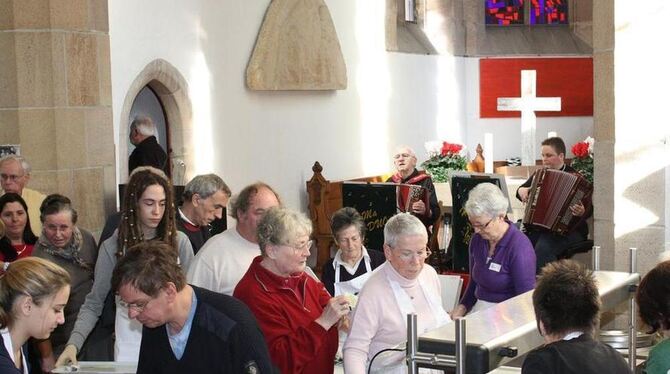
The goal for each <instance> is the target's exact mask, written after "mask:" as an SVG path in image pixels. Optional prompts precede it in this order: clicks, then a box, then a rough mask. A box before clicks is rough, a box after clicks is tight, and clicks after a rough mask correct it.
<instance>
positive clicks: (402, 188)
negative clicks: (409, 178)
mask: <svg viewBox="0 0 670 374" xmlns="http://www.w3.org/2000/svg"><path fill="white" fill-rule="evenodd" d="M428 193H429V192H428V190H427V189H426V188H424V187H423V186H420V185H416V184H399V185H398V187H397V190H396V197H397V200H398V201H397V202H398V210H399V211H401V212H411V211H412V204H414V203H415V202H417V201H423V203H424V204H425V205H426V211H428V209H430V204H429V202H428Z"/></svg>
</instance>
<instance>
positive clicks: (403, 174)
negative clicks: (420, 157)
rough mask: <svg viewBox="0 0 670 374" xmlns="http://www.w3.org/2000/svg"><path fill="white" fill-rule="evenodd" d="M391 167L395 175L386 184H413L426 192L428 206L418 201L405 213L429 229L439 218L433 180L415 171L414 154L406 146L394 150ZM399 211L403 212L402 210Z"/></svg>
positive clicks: (424, 173)
mask: <svg viewBox="0 0 670 374" xmlns="http://www.w3.org/2000/svg"><path fill="white" fill-rule="evenodd" d="M393 165H394V166H395V168H396V173H395V174H394V175H393V176H391V177H390V178H389V179H387V180H386V182H392V183H402V184H414V185H417V186H421V187H423V188H425V189H426V190H427V191H428V192H427V193H428V205H426V203H425V202H424V201H423V200H422V199H418V200H416V201H413V202H412V203H411V204H410V206H409V209H408V210H407V212H408V213H412V214H414V215H415V216H417V217H418V218H419V219H420V220H421V222H423V224H424V226H426V228H427V229H428V228H430V226H432V225H433V224H434V223H435V222H436V221H437V219H438V217H439V216H440V205H439V203H438V202H437V195H436V194H435V186H434V185H433V180H432V179H431V178H430V175H428V174H426V172H424V171H419V170H417V169H416V154H415V153H414V150H412V148H410V147H408V146H405V145H403V146H399V147H397V148H396V150H395V153H394V154H393ZM408 198H411V197H409V196H401V197H400V199H399V200H398V201H399V202H400V200H404V199H408ZM412 200H415V199H412ZM399 206H400V205H399ZM401 210H403V211H404V209H402V208H401Z"/></svg>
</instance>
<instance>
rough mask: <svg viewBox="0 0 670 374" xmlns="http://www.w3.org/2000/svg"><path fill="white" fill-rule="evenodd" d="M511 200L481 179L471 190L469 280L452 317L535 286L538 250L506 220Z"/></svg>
mask: <svg viewBox="0 0 670 374" xmlns="http://www.w3.org/2000/svg"><path fill="white" fill-rule="evenodd" d="M508 204H509V202H508V200H507V198H506V197H505V195H503V193H502V191H500V188H498V186H496V185H494V184H492V183H480V184H478V185H477V186H476V187H475V188H473V189H472V190H471V191H470V194H469V195H468V201H467V202H466V203H465V212H466V213H467V215H468V219H469V220H470V225H471V227H472V229H473V230H474V234H473V235H472V239H471V240H470V250H469V253H470V281H469V282H468V287H467V288H466V290H465V293H464V294H463V296H462V297H461V301H460V303H459V305H458V306H457V307H456V308H455V309H454V310H453V311H452V312H451V317H452V318H456V317H461V316H463V315H465V314H466V313H472V312H476V311H479V310H483V309H486V308H488V307H491V306H493V305H495V304H497V303H499V302H502V301H505V300H507V299H509V298H512V297H514V296H517V295H520V294H522V293H524V292H526V291H530V290H532V289H533V287H535V251H534V250H533V245H532V244H531V243H530V240H528V237H526V235H525V234H523V233H522V232H521V231H519V229H517V228H516V226H514V225H513V224H512V223H511V222H510V221H508V220H507V217H506V213H507V206H508Z"/></svg>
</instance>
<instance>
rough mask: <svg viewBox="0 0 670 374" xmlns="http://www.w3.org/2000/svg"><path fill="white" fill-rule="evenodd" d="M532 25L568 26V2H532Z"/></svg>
mask: <svg viewBox="0 0 670 374" xmlns="http://www.w3.org/2000/svg"><path fill="white" fill-rule="evenodd" d="M529 18H530V24H531V25H567V24H568V0H530V12H529Z"/></svg>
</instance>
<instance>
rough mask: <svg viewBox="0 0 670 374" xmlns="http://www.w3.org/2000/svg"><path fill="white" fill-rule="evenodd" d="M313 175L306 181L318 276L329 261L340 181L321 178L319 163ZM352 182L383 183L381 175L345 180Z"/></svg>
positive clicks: (340, 198) (338, 203) (339, 194)
mask: <svg viewBox="0 0 670 374" xmlns="http://www.w3.org/2000/svg"><path fill="white" fill-rule="evenodd" d="M312 171H313V172H314V175H312V178H311V179H310V180H309V181H307V195H308V198H309V202H308V209H309V216H310V219H311V220H312V224H313V227H314V232H313V239H314V241H315V244H316V250H317V256H316V269H314V270H315V272H316V273H317V274H318V275H319V276H320V275H321V272H322V269H323V265H324V264H325V263H326V262H327V261H328V260H329V259H330V248H331V247H332V246H333V244H334V239H333V234H332V232H331V231H330V217H331V216H332V215H333V213H334V212H335V211H336V210H338V209H340V208H342V183H343V182H344V180H340V181H329V180H327V179H326V178H324V177H323V174H321V172H322V171H323V167H322V166H321V164H319V162H318V161H317V162H315V163H314V166H312ZM347 181H354V182H373V183H376V182H383V181H384V180H383V176H382V175H375V176H371V177H362V178H355V179H347Z"/></svg>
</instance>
